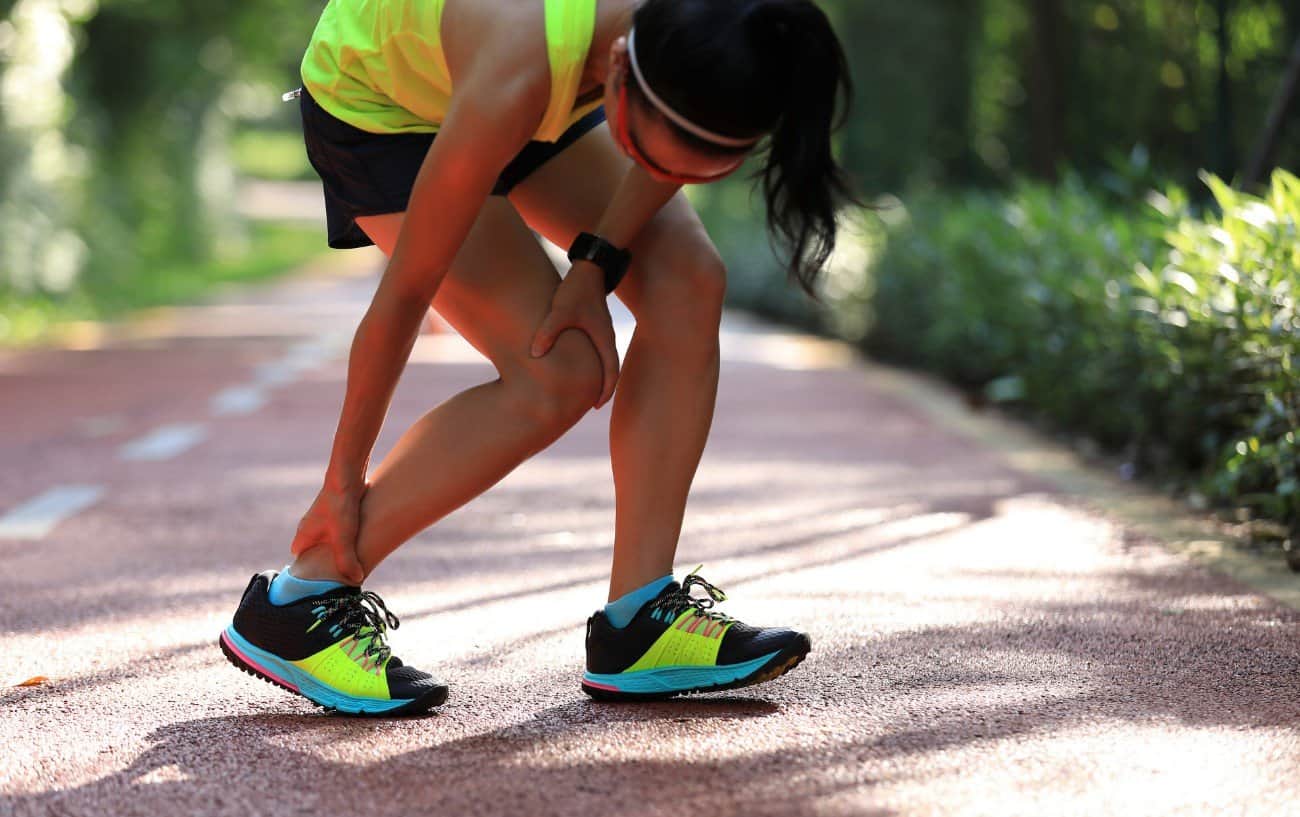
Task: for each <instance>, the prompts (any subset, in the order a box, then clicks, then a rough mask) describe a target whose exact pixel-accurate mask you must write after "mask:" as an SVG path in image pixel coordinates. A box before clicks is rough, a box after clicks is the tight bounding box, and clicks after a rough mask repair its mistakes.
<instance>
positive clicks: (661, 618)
mask: <svg viewBox="0 0 1300 817" xmlns="http://www.w3.org/2000/svg"><path fill="white" fill-rule="evenodd" d="M695 570H696V571H697V570H699V568H698V567H697V568H696V569H695ZM697 585H698V586H699V587H702V588H703V589H704V590H705V591H706V592H707V593H708V596H707V597H704V598H697V597H695V596H692V595H691V588H692V587H695V586H697ZM726 598H727V596H726V594H725V593H723V592H722V591H721V590H719V589H718V588H717V587H715V586H713V585H712V584H709V583H708V582H707V581H705V580H704V579H703V578H702V577H700V576H698V575H696V573H695V571H691V573H690V575H688V576H687V577H686V579H685V580H684V581H683V582H682V583H681V584H678V583H677V582H673V583H672V584H670V585H668V586H667V587H665V588H664V589H663V590H662V591H661V592H660V593H659V595H658V596H656V597H655V598H654V599H652V600H650V601H648V602H646V604H645V606H643V607H642V608H641V609H640V610H639V611H637V614H636V616H634V617H633V619H632V621H631V622H630V623H629V624H628V625H627V626H626V627H623V628H621V629H620V628H616V627H614V626H613V625H612V624H611V623H610V621H609V619H608V618H607V617H606V616H605V612H604V611H603V610H600V611H597V612H596V613H594V614H592V616H591V617H590V618H589V619H587V672H586V673H585V674H584V675H583V676H582V691H583V692H586V693H587V694H588V695H590V696H591V697H592V698H594V699H596V700H598V701H647V700H659V699H663V698H670V697H672V696H674V695H683V694H686V693H691V692H716V691H719V690H724V689H735V688H737V687H744V686H750V685H751V684H759V683H762V682H764V681H770V680H772V679H773V678H776V677H778V676H781V675H784V674H785V673H786V672H788V671H789V670H791V669H793V668H794V667H795V666H797V665H798V664H799V662H800V661H802V660H803V659H804V656H806V655H807V654H808V651H809V650H811V649H812V640H811V639H809V638H808V636H807V634H805V633H800V632H796V631H794V630H789V629H784V628H778V627H751V626H749V625H747V624H744V623H742V622H740V621H737V620H736V619H734V618H732V617H731V616H728V615H726V614H725V613H720V612H717V611H715V610H712V609H710V608H712V607H713V605H714V604H715V603H716V602H719V601H725V600H726Z"/></svg>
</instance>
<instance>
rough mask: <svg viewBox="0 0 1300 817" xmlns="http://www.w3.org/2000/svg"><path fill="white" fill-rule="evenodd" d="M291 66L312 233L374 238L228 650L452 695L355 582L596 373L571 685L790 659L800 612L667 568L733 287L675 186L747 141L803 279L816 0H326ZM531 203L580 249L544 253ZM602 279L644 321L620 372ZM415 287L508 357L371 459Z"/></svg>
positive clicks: (493, 352)
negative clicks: (315, 490)
mask: <svg viewBox="0 0 1300 817" xmlns="http://www.w3.org/2000/svg"><path fill="white" fill-rule="evenodd" d="M302 75H303V84H304V88H303V91H302V95H301V104H302V111H303V122H304V130H305V134H306V143H307V149H308V155H309V156H310V157H311V159H312V163H313V165H314V166H315V167H316V169H317V171H318V172H319V173H320V175H321V178H322V180H323V182H324V185H325V196H326V204H327V209H328V211H329V234H330V244H331V246H334V247H353V246H362V245H366V244H370V243H372V242H373V243H374V244H377V245H378V246H379V248H380V249H381V250H383V252H384V253H385V254H386V255H387V256H388V258H389V262H388V266H387V268H386V271H385V272H384V275H383V278H382V280H381V281H380V283H379V285H378V288H377V290H376V292H375V295H374V298H373V301H372V303H371V305H370V307H369V309H368V311H367V313H366V315H365V317H364V318H363V319H362V321H361V323H360V326H359V328H358V329H357V333H356V337H355V339H354V341H353V346H352V352H351V357H350V364H349V369H348V381H347V392H346V395H345V398H344V404H343V409H342V417H341V418H340V421H339V425H338V430H337V432H336V435H335V440H334V446H333V450H332V454H331V458H330V462H329V466H328V469H327V471H326V474H325V480H324V486H323V487H322V489H321V491H320V494H319V496H318V497H317V499H316V501H315V503H314V504H313V505H312V507H311V509H310V510H309V511H308V512H307V514H306V515H305V516H304V517H303V520H302V522H301V524H300V525H299V528H298V532H297V536H296V537H295V540H294V542H293V546H292V552H293V553H294V554H295V555H296V557H297V560H296V561H295V562H294V564H293V565H292V566H290V567H289V568H286V570H285V571H283V572H279V573H276V572H274V571H268V572H266V573H262V574H259V575H257V576H254V577H253V579H252V581H251V582H250V583H249V586H248V588H247V590H246V591H245V593H244V597H243V600H242V601H241V603H240V606H239V609H238V611H237V612H236V614H235V617H234V622H233V623H232V624H231V626H230V627H228V628H227V629H226V630H225V632H224V633H223V634H222V636H221V646H222V649H223V650H224V651H225V652H226V655H227V656H228V657H229V658H230V660H231V661H232V662H233V663H234V664H235V665H236V666H238V667H240V668H241V669H244V670H246V671H248V672H250V673H253V674H256V675H260V676H261V677H263V678H265V679H267V680H269V681H272V682H274V683H278V684H280V685H281V686H284V687H286V688H288V689H291V690H293V691H296V692H299V693H300V694H302V695H304V696H306V697H307V698H309V699H311V700H312V701H315V702H316V703H318V704H321V705H322V706H325V707H327V708H333V709H338V710H340V711H345V712H353V713H371V714H373V713H407V712H418V711H424V710H427V709H428V708H430V707H432V706H436V705H438V704H440V703H442V702H443V701H444V700H445V699H446V696H447V686H446V685H445V684H444V683H443V682H441V681H439V680H437V679H436V678H434V677H432V676H430V675H429V674H427V673H424V672H421V671H419V670H416V669H414V668H412V667H408V666H403V665H402V663H401V662H400V661H399V660H398V659H397V658H395V657H393V656H392V653H391V651H390V649H389V648H388V646H387V645H386V644H385V642H384V638H385V634H386V630H387V629H388V628H389V627H392V628H396V627H397V624H398V621H397V619H396V618H395V617H394V616H393V615H392V614H391V613H389V612H388V610H387V608H386V607H385V606H384V605H383V602H382V601H381V600H380V599H379V597H378V596H377V595H375V594H374V593H372V592H368V591H364V592H363V591H362V590H361V589H360V585H361V583H362V582H363V581H364V579H365V578H366V577H367V576H369V575H370V573H371V572H372V571H373V570H374V568H375V566H376V565H378V564H379V563H380V562H381V561H383V559H384V558H385V557H386V556H387V555H388V554H389V553H391V552H393V550H395V549H396V548H397V547H398V546H400V545H401V544H402V543H403V542H405V541H407V540H408V539H410V538H411V537H412V536H414V535H415V534H417V533H418V532H420V531H421V530H423V529H424V528H426V527H427V526H429V525H431V524H432V523H434V522H435V521H436V520H438V519H440V518H441V517H443V516H444V515H446V514H447V513H449V512H450V511H452V510H454V509H455V508H457V507H459V506H460V505H462V504H463V503H465V502H466V501H468V500H469V499H471V498H473V497H475V496H477V495H478V494H479V493H481V492H482V491H483V490H485V489H486V488H488V487H489V486H491V485H493V484H494V483H496V482H497V481H498V480H500V479H501V478H502V477H504V476H505V475H506V474H508V473H509V472H510V471H511V470H512V469H513V468H514V467H515V466H516V465H518V464H519V463H520V462H522V461H523V460H525V459H527V458H528V457H530V456H531V455H533V454H534V453H536V452H538V451H541V450H542V449H544V448H546V447H547V446H548V445H550V444H551V443H552V442H553V441H554V440H555V439H557V438H558V437H559V436H560V435H562V434H563V433H564V432H565V431H566V430H567V429H569V428H570V427H571V426H572V425H573V424H574V423H576V422H577V421H578V419H579V418H581V417H582V416H583V415H584V414H585V413H586V412H587V411H588V410H589V409H591V408H592V407H596V408H599V407H601V406H603V405H604V404H605V403H607V402H608V401H610V399H611V398H614V395H615V385H616V383H617V384H618V385H619V386H620V388H619V389H618V392H617V398H614V408H613V412H612V417H611V422H610V447H611V457H612V461H613V463H612V464H613V470H614V484H615V492H616V522H615V532H614V560H613V570H612V573H611V577H610V587H609V600H610V601H609V603H608V604H607V605H606V606H605V607H604V608H603V609H602V610H599V611H597V612H596V613H594V614H593V615H592V616H591V617H590V618H589V619H588V622H587V672H586V674H585V675H584V677H583V681H582V689H583V690H585V691H586V692H587V693H588V694H590V695H591V696H592V697H595V698H600V699H647V698H661V697H664V696H667V695H674V694H678V693H683V692H691V691H701V690H715V689H728V688H733V687H737V686H744V685H747V684H752V683H758V682H760V681H765V680H768V679H771V678H775V677H777V676H778V675H781V674H782V673H784V672H785V671H786V670H788V669H790V668H791V667H793V666H794V665H796V664H797V663H798V662H799V661H800V660H802V658H803V657H804V656H805V655H806V654H807V653H808V651H809V649H810V641H809V638H808V636H807V635H805V634H803V633H799V632H796V631H794V630H789V629H777V628H767V629H760V628H754V627H749V626H747V625H745V624H743V623H740V622H738V621H736V620H735V619H733V618H731V617H729V616H727V615H725V614H723V613H720V612H718V611H715V610H713V609H711V608H712V607H713V606H714V603H715V602H716V601H721V600H723V599H724V598H725V596H724V595H723V594H722V592H721V591H720V590H718V589H717V588H716V587H714V586H713V585H711V584H709V583H708V582H706V581H704V580H703V579H702V578H701V577H700V576H698V575H696V574H695V573H691V574H690V575H688V576H686V577H685V578H684V580H683V581H682V582H681V583H678V582H677V581H675V580H674V579H673V575H672V564H673V556H674V553H675V551H676V547H677V539H678V535H679V533H680V531H681V525H682V518H683V514H684V512H685V505H686V498H687V492H688V490H689V487H690V484H691V480H692V478H693V476H694V473H695V470H696V466H697V465H698V463H699V460H700V456H701V454H702V452H703V449H704V445H705V441H706V439H707V437H708V432H709V426H710V423H711V420H712V414H713V406H714V400H715V396H716V391H717V382H718V363H719V354H718V328H719V321H720V316H721V310H722V298H723V290H724V287H725V271H724V269H723V265H722V262H721V261H720V260H719V258H718V254H717V251H716V250H715V249H714V247H713V245H712V244H711V243H710V241H709V238H708V236H707V235H706V233H705V231H704V228H703V226H702V225H701V224H700V221H699V219H698V218H697V217H696V215H695V213H694V211H693V210H692V208H691V206H690V204H689V203H688V202H687V200H686V198H685V197H684V196H683V195H682V194H681V192H680V188H681V186H682V185H683V184H686V183H703V182H710V181H716V180H718V179H722V178H724V177H726V176H728V175H729V174H731V173H733V172H734V171H736V170H737V169H738V168H739V167H740V165H741V164H742V163H743V162H744V161H745V159H746V158H747V157H748V156H749V155H750V154H751V153H753V152H754V151H755V150H756V149H762V148H764V147H765V148H766V151H767V154H766V165H765V167H764V169H763V171H762V179H763V188H764V192H765V195H766V199H767V204H768V221H769V227H770V229H771V230H772V231H773V232H774V233H775V234H776V235H777V236H778V238H780V239H783V240H784V242H785V243H786V244H788V247H789V249H790V251H791V257H792V261H791V271H792V275H793V276H794V277H796V278H797V279H798V281H799V282H800V283H801V284H802V285H803V286H804V288H805V289H811V286H812V282H813V279H814V277H815V275H816V273H817V271H818V270H819V268H820V267H821V266H822V264H823V263H824V262H825V260H826V257H827V256H828V254H829V252H830V251H831V249H832V247H833V244H834V236H835V209H836V205H837V202H838V201H839V200H840V199H841V197H842V196H843V193H844V185H843V184H842V180H841V174H840V170H839V168H838V167H837V166H836V164H835V162H834V160H833V158H832V156H831V151H830V135H831V130H832V120H833V119H834V115H835V112H836V107H837V101H838V99H839V96H840V94H841V93H842V92H844V91H846V90H847V85H848V77H847V72H846V69H845V62H844V56H843V52H842V49H841V47H840V44H839V42H838V41H837V39H836V37H835V35H834V33H833V32H832V30H831V28H830V25H829V23H828V22H827V19H826V17H825V15H824V14H823V13H822V12H821V11H820V10H818V8H817V7H816V6H815V5H813V4H812V3H811V2H810V1H809V0H643V1H641V0H599V2H597V0H351V1H350V2H341V1H340V0H333V2H331V3H330V5H329V6H328V7H327V8H326V9H325V11H324V13H323V15H322V17H321V20H320V23H319V24H318V26H317V28H316V32H315V34H314V35H313V38H312V42H311V45H310V46H309V48H308V51H307V55H306V57H305V58H304V60H303V65H302ZM602 101H603V106H602ZM607 113H608V116H609V125H607V124H606V123H605V116H606V114H607ZM435 135H436V138H435ZM532 231H536V232H537V233H540V234H541V235H544V236H546V237H547V238H549V239H551V240H552V241H554V242H556V243H557V244H559V245H560V246H562V247H570V248H571V249H570V259H571V260H572V262H573V263H572V267H571V269H570V270H569V272H568V274H567V275H566V276H565V277H564V278H563V279H561V278H560V277H559V275H557V273H556V271H555V269H554V267H553V266H552V264H551V263H550V262H549V261H548V260H547V257H546V255H545V254H544V253H543V251H542V249H541V247H540V246H539V244H538V242H537V241H536V239H535V238H534V236H533V233H532ZM629 261H630V264H629V263H628V262H629ZM610 291H612V292H613V293H614V294H616V295H617V296H618V297H619V298H620V299H621V300H622V301H623V302H624V303H625V304H626V305H627V307H628V308H629V309H630V310H631V312H632V313H633V315H634V316H635V318H636V321H637V324H636V330H635V333H634V335H633V337H632V340H631V345H630V347H629V349H628V351H627V354H626V359H625V360H624V361H623V365H622V373H621V375H620V371H619V360H618V355H617V352H616V349H615V344H614V332H613V328H612V326H611V322H610V316H609V312H608V309H607V307H606V303H605V297H606V295H607V293H608V292H610ZM430 303H432V306H433V308H434V309H436V310H437V311H438V312H439V313H440V314H441V315H442V316H443V317H444V318H445V319H446V320H447V321H448V322H449V323H450V324H451V325H452V326H454V327H455V328H456V329H457V330H458V331H459V332H460V333H461V334H462V335H463V336H464V337H465V338H466V339H467V340H468V341H469V342H470V343H471V344H473V345H474V346H475V347H476V348H477V349H478V350H479V351H480V352H482V353H483V354H484V355H485V356H486V357H487V358H488V359H490V360H491V361H492V363H493V364H494V366H495V367H496V369H497V372H498V373H499V378H498V379H496V380H494V381H492V382H489V383H484V384H482V385H480V386H477V387H475V388H472V389H469V390H467V391H464V392H462V393H460V394H458V395H456V396H455V397H453V398H451V399H450V400H448V401H447V402H445V403H443V404H442V405H440V406H438V407H437V408H435V409H434V410H433V411H431V412H429V413H428V414H427V415H425V416H424V417H423V418H422V419H421V420H419V421H418V422H417V423H415V424H414V425H413V426H412V427H411V428H410V429H409V430H408V431H407V432H406V433H405V434H404V436H403V437H402V438H401V440H400V441H399V442H398V443H397V445H396V447H395V448H394V449H393V451H392V453H391V454H390V455H389V456H388V457H387V459H385V460H384V462H383V463H382V464H380V465H379V467H378V468H376V469H375V471H374V473H373V474H372V475H370V477H369V481H368V482H367V465H368V459H369V456H370V452H371V448H372V446H373V445H374V442H375V438H376V436H377V435H378V433H379V429H380V425H381V423H382V421H383V419H384V415H385V414H386V412H387V410H388V405H389V401H390V399H391V397H392V393H393V389H394V387H395V385H396V383H397V380H398V377H399V376H400V374H401V372H402V369H403V367H404V365H405V361H406V358H407V356H408V355H409V353H410V350H411V347H412V344H413V343H414V340H415V338H416V335H417V331H418V328H419V326H420V323H421V319H422V317H423V316H424V313H425V311H426V309H427V308H428V307H429V305H430ZM449 464H450V465H451V466H453V467H445V466H446V465H449ZM696 585H698V586H700V587H702V588H703V589H704V590H705V591H706V592H707V594H708V596H707V598H696V597H694V596H692V594H691V589H692V587H694V586H696Z"/></svg>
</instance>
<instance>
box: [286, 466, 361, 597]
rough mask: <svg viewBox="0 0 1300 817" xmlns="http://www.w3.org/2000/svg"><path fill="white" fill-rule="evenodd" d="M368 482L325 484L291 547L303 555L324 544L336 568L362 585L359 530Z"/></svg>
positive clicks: (294, 553)
mask: <svg viewBox="0 0 1300 817" xmlns="http://www.w3.org/2000/svg"><path fill="white" fill-rule="evenodd" d="M366 487H367V486H365V485H362V487H361V488H360V489H358V490H343V489H337V490H336V489H332V488H329V487H326V488H322V489H321V492H320V494H319V495H317V497H316V501H315V502H313V503H312V506H311V508H310V509H308V511H307V513H306V514H305V515H304V516H303V518H302V521H301V522H299V523H298V532H297V533H296V534H295V535H294V537H293V545H292V547H291V550H292V551H293V555H294V556H301V555H302V554H303V553H305V552H306V551H308V550H311V549H312V548H314V547H318V546H324V547H325V548H327V549H328V550H329V551H330V553H331V554H332V555H333V556H334V568H335V569H336V570H337V571H338V572H339V575H340V576H342V577H343V578H344V579H345V580H346V581H347V583H348V584H354V585H360V584H361V582H362V581H364V580H365V578H366V574H365V571H364V570H362V568H361V562H360V561H359V560H358V559H357V533H358V531H359V530H360V527H361V498H362V497H363V496H365V493H366Z"/></svg>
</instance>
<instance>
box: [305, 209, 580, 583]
mask: <svg viewBox="0 0 1300 817" xmlns="http://www.w3.org/2000/svg"><path fill="white" fill-rule="evenodd" d="M401 219H402V216H401V214H394V215H390V216H374V217H370V218H365V219H359V220H358V222H359V223H360V225H361V227H362V229H364V230H365V231H366V233H367V234H368V235H370V236H371V238H372V239H374V241H375V242H376V244H378V245H379V247H380V249H382V250H384V252H385V254H390V253H391V251H392V246H393V244H394V243H395V242H396V238H397V232H398V230H399V229H400V227H401ZM559 281H560V278H559V275H558V274H557V273H556V271H555V268H554V266H552V264H551V262H550V260H549V259H548V258H547V257H546V255H545V254H544V253H543V251H542V249H541V247H540V246H539V245H538V243H537V240H536V239H535V238H534V237H533V235H532V233H531V232H530V231H529V230H528V228H527V227H526V226H525V225H524V223H523V222H522V220H521V219H520V218H519V216H518V214H517V213H515V211H514V209H513V208H512V207H511V206H510V204H509V203H508V202H506V201H504V200H502V199H491V200H489V202H488V203H487V205H486V206H485V208H484V211H483V213H482V214H481V215H480V217H479V220H478V222H476V224H475V226H474V229H473V230H472V231H471V233H470V236H469V238H468V240H467V241H466V243H465V245H464V247H463V248H462V249H461V252H460V254H459V255H458V256H457V258H456V263H455V265H454V267H453V269H452V270H451V272H449V273H448V276H447V278H446V279H444V282H443V284H442V286H441V287H440V288H439V290H438V295H437V297H436V298H435V299H434V302H433V306H434V308H435V309H437V310H438V312H439V314H441V315H442V316H443V317H444V318H445V319H446V320H447V321H448V322H449V323H450V324H451V325H452V326H453V327H455V328H456V329H457V330H458V331H459V332H460V333H461V334H462V335H464V336H465V338H466V339H467V340H468V341H469V342H470V343H471V344H473V345H474V346H475V348H477V349H478V350H479V351H481V352H483V354H484V355H486V356H487V357H488V359H489V360H491V361H492V362H493V364H494V365H495V366H496V368H497V371H498V373H499V374H500V377H499V378H498V379H497V380H494V381H492V382H490V383H483V384H481V385H479V386H475V387H474V388H471V389H468V390H466V391H463V392H461V393H460V394H457V395H455V396H454V397H452V398H451V399H449V400H447V401H446V402H444V403H442V404H441V405H439V406H438V407H437V408H435V409H433V410H432V411H430V412H429V413H428V414H426V415H424V417H422V418H421V419H420V420H418V421H417V422H416V423H415V424H414V425H412V426H411V427H410V428H409V429H408V430H407V431H406V433H405V434H403V435H402V437H401V439H400V440H399V441H398V443H397V445H396V446H395V447H394V448H393V450H392V451H391V452H390V453H389V454H388V456H387V457H385V458H384V461H383V462H382V463H381V464H380V465H379V467H378V468H376V469H375V471H374V473H373V474H372V475H371V478H370V488H369V490H368V491H367V492H366V495H365V497H364V499H363V500H362V503H361V527H360V534H359V536H358V542H357V555H358V558H359V559H360V562H361V566H362V568H363V569H364V570H365V571H366V574H367V575H369V574H370V573H371V572H372V571H373V570H374V568H375V566H376V565H378V564H379V563H380V562H381V561H383V560H384V558H385V557H387V556H388V555H389V554H390V553H392V552H393V551H394V550H395V549H396V548H397V547H398V546H399V545H401V544H402V543H403V542H405V541H407V540H408V539H410V538H411V537H412V536H414V535H415V534H417V533H419V532H420V531H422V530H424V529H425V528H426V527H428V526H429V525H431V524H433V523H434V522H435V521H437V520H438V519H441V518H442V517H443V516H445V515H447V514H448V513H450V512H451V511H453V510H455V509H456V508H458V507H460V506H461V505H463V504H464V503H465V502H467V501H469V500H470V499H472V498H474V497H475V496H477V495H479V494H480V493H482V492H483V491H485V490H486V489H487V488H489V487H491V486H492V485H494V484H495V483H496V482H498V481H499V480H500V479H501V478H503V477H504V476H505V475H507V474H508V473H510V471H512V470H513V469H514V468H515V467H516V466H517V465H518V464H519V463H521V462H523V461H524V460H525V459H527V458H528V457H530V456H532V455H533V454H535V453H536V452H538V451H540V450H542V449H543V448H545V447H546V446H548V445H550V444H551V443H552V442H553V441H554V440H555V439H556V438H557V437H559V436H560V435H561V434H563V433H564V431H565V430H567V429H568V428H569V427H571V426H572V425H573V424H574V423H575V422H577V420H578V419H579V418H580V417H581V416H582V415H583V414H585V413H586V410H587V409H588V408H590V406H591V405H592V403H594V402H595V400H596V397H597V396H598V395H599V393H600V386H601V367H600V362H599V359H598V357H597V355H596V350H595V347H594V346H592V344H591V341H590V340H588V339H587V336H586V335H585V334H584V333H582V332H580V331H578V330H571V331H567V332H565V333H563V334H562V335H561V336H560V337H559V338H558V339H557V341H556V344H555V347H554V348H553V349H552V351H551V352H550V353H549V354H548V355H546V356H545V357H544V358H541V359H539V360H534V359H532V358H531V357H530V356H529V354H528V350H529V344H530V343H531V341H532V337H533V333H534V332H535V331H536V329H537V327H538V326H539V325H540V324H541V322H542V319H543V318H544V317H545V315H546V312H547V310H548V309H549V307H550V302H551V297H552V294H553V293H554V291H555V288H556V287H557V286H558V285H559ZM293 572H294V575H296V576H298V577H299V578H305V579H313V578H322V579H324V578H329V579H337V573H336V572H335V569H334V564H333V557H332V556H331V555H330V553H329V552H328V550H327V549H326V548H323V547H316V548H312V549H311V550H309V551H307V552H305V553H303V554H302V556H300V557H299V559H298V561H297V562H295V564H294V567H293Z"/></svg>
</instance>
